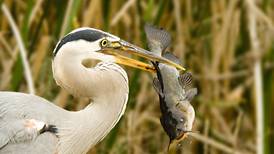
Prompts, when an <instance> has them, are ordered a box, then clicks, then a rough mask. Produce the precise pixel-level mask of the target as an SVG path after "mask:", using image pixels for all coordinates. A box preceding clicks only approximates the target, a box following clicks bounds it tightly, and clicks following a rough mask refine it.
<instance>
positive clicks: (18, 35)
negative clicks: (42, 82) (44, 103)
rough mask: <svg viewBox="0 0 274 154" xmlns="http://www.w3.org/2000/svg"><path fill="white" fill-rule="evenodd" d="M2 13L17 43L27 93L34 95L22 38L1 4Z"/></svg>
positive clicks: (5, 8)
mask: <svg viewBox="0 0 274 154" xmlns="http://www.w3.org/2000/svg"><path fill="white" fill-rule="evenodd" d="M1 8H2V11H3V13H4V14H5V16H6V18H7V19H8V22H9V24H10V26H11V29H12V32H13V34H14V36H15V39H16V41H17V44H18V46H19V49H20V55H21V58H22V62H23V67H24V74H25V78H26V81H27V85H28V89H29V93H30V94H35V88H34V84H33V79H32V75H31V69H30V66H29V62H28V59H27V51H26V48H25V46H24V43H23V41H22V38H21V36H20V33H19V31H18V28H17V26H16V24H15V22H14V20H13V18H12V16H11V14H10V12H9V10H8V8H7V7H6V5H5V4H2V6H1Z"/></svg>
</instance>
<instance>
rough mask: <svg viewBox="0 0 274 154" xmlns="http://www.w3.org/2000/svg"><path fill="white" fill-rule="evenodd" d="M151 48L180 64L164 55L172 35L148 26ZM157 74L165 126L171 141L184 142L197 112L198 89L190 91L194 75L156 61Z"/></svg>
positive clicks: (169, 57) (146, 27)
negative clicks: (194, 106)
mask: <svg viewBox="0 0 274 154" xmlns="http://www.w3.org/2000/svg"><path fill="white" fill-rule="evenodd" d="M145 32H146V36H147V40H148V47H149V49H150V51H151V52H154V53H156V54H158V55H159V56H163V57H165V58H167V59H169V60H172V61H174V62H177V63H179V60H178V58H176V57H175V56H174V55H172V54H171V53H168V52H166V53H163V52H164V51H165V49H166V48H167V47H168V45H169V44H170V42H171V39H170V38H171V37H170V35H169V33H168V32H166V31H165V30H163V29H157V28H155V27H152V26H148V25H146V26H145ZM152 63H153V65H154V67H155V69H156V73H157V78H154V80H153V86H154V88H155V90H156V91H157V93H158V95H159V100H160V109H161V112H162V115H161V117H160V121H161V125H162V126H163V128H164V130H165V132H166V133H167V134H168V136H169V138H170V142H173V141H174V140H177V141H178V140H180V139H182V138H183V137H184V136H185V133H186V132H190V131H191V130H192V125H193V122H194V119H195V111H194V108H193V107H192V105H191V104H190V101H191V100H192V99H193V97H194V96H195V95H196V94H197V89H196V88H190V86H191V81H192V76H191V74H190V73H183V74H182V73H180V72H179V71H178V70H177V69H176V68H175V67H172V66H169V65H166V64H162V63H158V62H152Z"/></svg>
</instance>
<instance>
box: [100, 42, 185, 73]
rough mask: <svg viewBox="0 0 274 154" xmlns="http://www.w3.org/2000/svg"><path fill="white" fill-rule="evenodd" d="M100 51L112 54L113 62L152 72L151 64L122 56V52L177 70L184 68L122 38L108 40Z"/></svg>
mask: <svg viewBox="0 0 274 154" xmlns="http://www.w3.org/2000/svg"><path fill="white" fill-rule="evenodd" d="M102 51H103V52H104V53H106V54H110V55H113V56H114V57H115V62H116V63H118V64H122V65H126V66H130V67H134V68H137V69H141V70H145V71H149V72H153V73H155V72H156V70H155V68H154V66H153V65H152V64H148V63H145V62H142V61H140V60H135V59H133V58H129V57H127V56H124V54H129V55H135V56H137V57H140V58H143V59H146V60H148V61H157V62H160V63H164V64H167V65H170V66H173V67H176V68H177V69H179V70H185V68H184V67H182V66H181V65H179V64H177V63H175V62H173V61H171V60H169V59H166V58H164V57H161V56H159V55H156V54H155V53H153V52H150V51H147V50H145V49H142V48H140V47H138V46H136V45H133V44H131V43H129V42H127V41H124V40H118V41H111V42H108V45H107V46H106V47H105V48H104V49H103V50H102Z"/></svg>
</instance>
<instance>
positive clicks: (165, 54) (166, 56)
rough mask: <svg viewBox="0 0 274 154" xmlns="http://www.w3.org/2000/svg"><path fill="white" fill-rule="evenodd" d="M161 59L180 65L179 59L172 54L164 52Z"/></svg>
mask: <svg viewBox="0 0 274 154" xmlns="http://www.w3.org/2000/svg"><path fill="white" fill-rule="evenodd" d="M163 57H165V58H166V59H168V60H171V61H173V62H175V63H177V64H179V65H181V62H180V60H179V58H178V57H176V56H175V55H174V54H172V53H171V52H165V53H164V54H163Z"/></svg>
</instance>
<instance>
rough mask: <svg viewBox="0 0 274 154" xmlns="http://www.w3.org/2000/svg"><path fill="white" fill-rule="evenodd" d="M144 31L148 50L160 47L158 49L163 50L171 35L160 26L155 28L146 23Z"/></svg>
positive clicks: (168, 43)
mask: <svg viewBox="0 0 274 154" xmlns="http://www.w3.org/2000/svg"><path fill="white" fill-rule="evenodd" d="M145 33H146V37H147V40H148V47H149V49H150V50H152V49H153V48H156V47H160V51H164V50H165V49H166V48H167V47H168V46H169V45H170V42H171V36H170V34H169V33H168V32H167V31H165V30H164V29H162V28H156V27H154V26H152V25H149V24H146V25H145Z"/></svg>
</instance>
